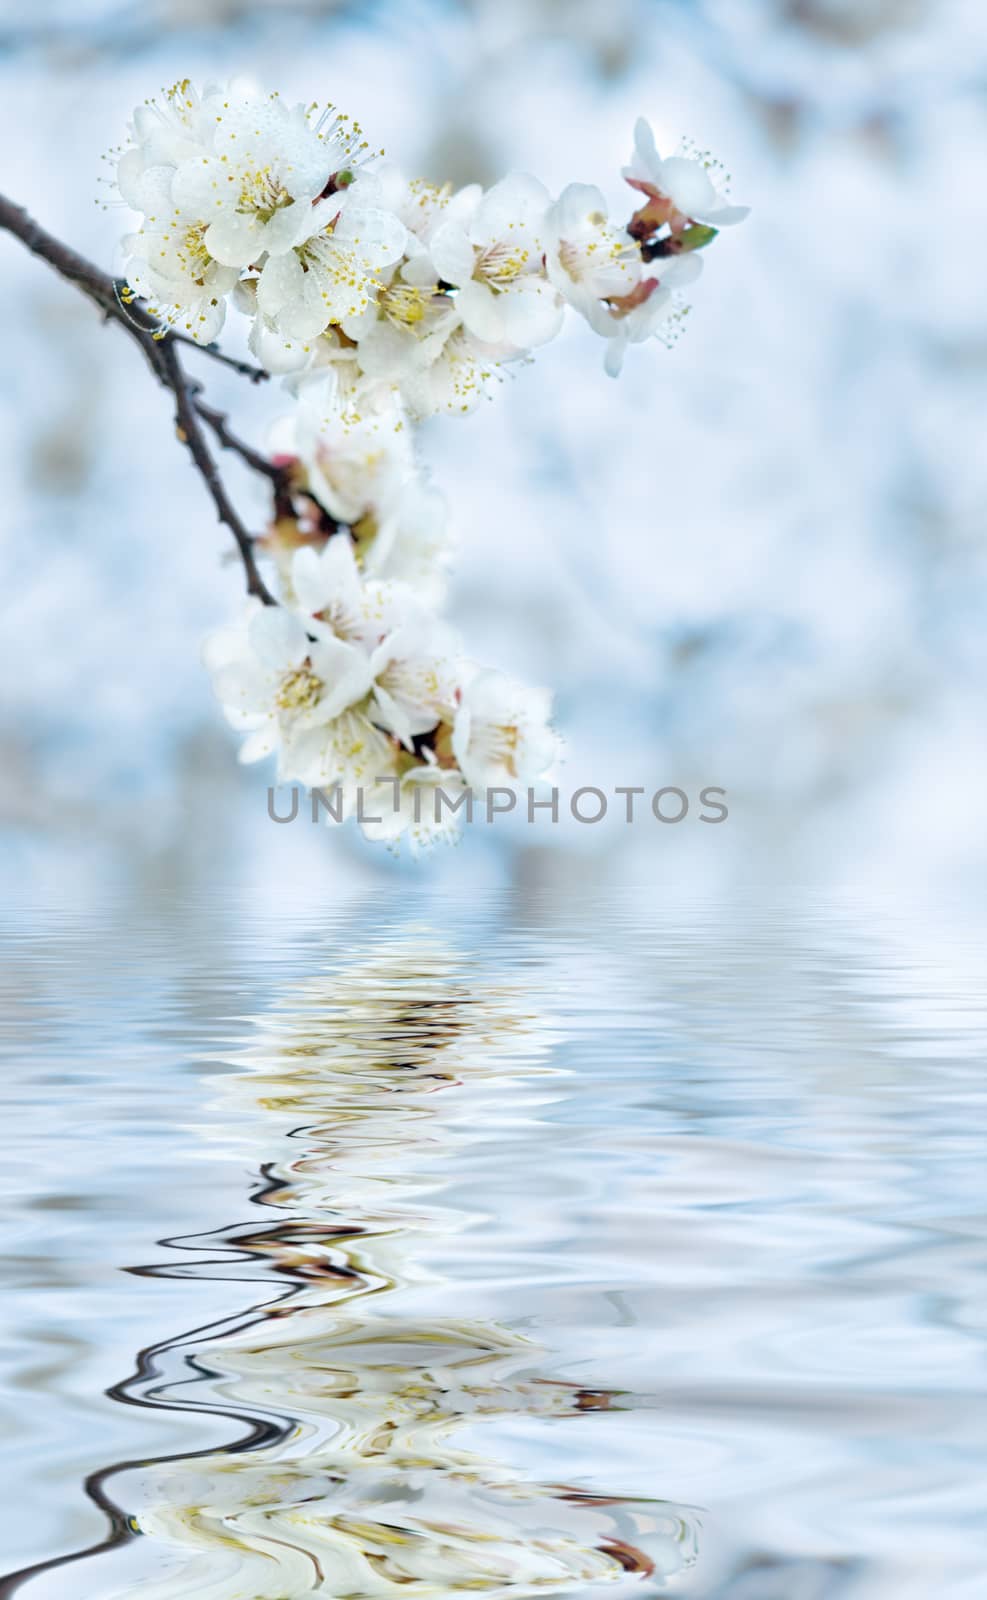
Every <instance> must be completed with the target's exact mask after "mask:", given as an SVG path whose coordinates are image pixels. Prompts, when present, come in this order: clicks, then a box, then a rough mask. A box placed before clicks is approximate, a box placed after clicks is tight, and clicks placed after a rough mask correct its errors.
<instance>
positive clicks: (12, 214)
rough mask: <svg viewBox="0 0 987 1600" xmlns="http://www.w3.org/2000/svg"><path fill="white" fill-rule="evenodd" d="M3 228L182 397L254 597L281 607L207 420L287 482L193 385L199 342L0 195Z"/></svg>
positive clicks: (192, 440) (178, 414)
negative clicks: (185, 355)
mask: <svg viewBox="0 0 987 1600" xmlns="http://www.w3.org/2000/svg"><path fill="white" fill-rule="evenodd" d="M0 229H4V230H5V231H6V232H7V233H12V234H13V235H14V236H15V238H17V239H20V241H21V243H22V244H23V245H25V246H26V247H27V249H28V250H30V251H31V253H32V255H36V256H38V257H39V259H40V260H42V261H45V262H47V264H48V265H49V266H50V267H53V268H54V270H55V271H56V272H57V273H59V274H60V276H61V277H63V278H65V279H67V281H68V282H69V283H73V284H75V286H76V288H77V289H80V290H81V291H82V293H83V294H84V295H86V296H87V298H88V299H90V300H91V301H92V302H93V303H94V305H96V306H98V307H99V309H100V310H101V311H102V313H103V316H104V318H105V319H106V320H107V321H110V322H117V323H119V324H120V326H121V327H122V328H124V329H125V330H126V332H127V333H128V334H129V336H130V337H131V339H133V340H134V343H135V344H136V345H138V347H139V348H140V351H141V353H142V355H143V356H144V359H145V360H146V361H147V363H148V365H149V367H150V368H151V371H152V372H153V373H154V376H155V377H156V378H157V379H158V382H159V383H161V384H163V385H164V386H165V388H167V389H168V390H170V392H171V394H172V396H173V398H174V402H175V421H176V423H177V426H178V435H179V438H180V439H181V440H182V443H183V444H185V445H186V446H187V447H188V451H189V454H190V455H191V457H192V460H193V462H194V464H195V466H196V468H197V470H198V471H199V473H200V475H201V477H202V479H203V482H204V483H205V485H206V488H207V489H208V491H209V494H210V496H211V498H212V502H213V505H214V506H215V508H216V515H217V516H218V518H219V520H220V522H222V523H224V524H225V525H226V527H227V528H229V530H230V532H231V533H232V535H233V538H234V539H235V540H236V545H237V549H238V550H239V552H240V559H241V561H242V562H243V569H244V573H245V575H246V579H247V590H248V592H249V593H250V594H253V595H256V596H257V597H258V599H259V600H262V601H263V603H264V604H265V605H268V606H272V605H275V604H276V601H275V599H274V597H273V595H272V594H271V592H270V590H269V589H268V587H267V585H266V584H265V582H264V580H263V578H262V577H261V575H260V572H259V570H258V567H257V563H256V561H255V559H254V553H253V543H254V541H253V538H252V536H251V535H250V534H249V533H248V532H247V529H246V528H245V526H244V524H243V522H242V521H241V519H240V516H239V514H238V512H237V510H236V508H235V507H234V505H233V503H232V501H231V500H230V497H229V495H228V494H227V492H226V489H225V487H224V485H223V481H222V478H221V477H220V475H219V471H218V469H217V467H216V463H215V462H214V461H213V459H212V456H211V455H210V453H209V447H208V445H207V444H206V439H205V435H204V433H203V431H202V425H201V421H200V419H203V420H205V421H206V422H208V424H209V426H210V427H212V428H213V430H214V431H215V433H216V437H217V438H218V439H219V442H220V444H222V445H223V446H224V448H227V449H233V450H236V451H237V453H238V454H239V455H240V456H241V457H242V458H243V460H245V461H246V462H247V464H248V465H249V466H251V467H253V468H254V470H255V471H257V472H261V473H263V474H264V476H265V477H267V478H269V479H271V480H272V481H273V482H275V484H277V483H279V482H280V474H279V469H278V468H277V467H275V466H274V464H273V462H269V461H267V460H265V458H264V457H263V456H261V455H260V453H259V452H257V451H255V450H252V449H251V447H250V446H249V445H246V444H243V443H242V442H241V441H240V440H238V439H236V437H235V435H233V434H232V433H231V432H230V431H229V429H228V428H227V427H226V419H225V417H224V416H223V413H222V412H220V411H216V410H215V409H214V408H213V407H211V406H206V405H205V403H204V402H203V401H201V400H199V399H198V398H197V391H198V388H199V385H198V384H194V383H192V382H190V380H189V378H188V377H187V376H186V374H185V370H184V368H183V366H182V363H181V357H180V355H179V352H178V344H179V343H192V342H193V341H191V340H186V339H184V337H183V336H181V335H177V336H176V335H174V334H172V333H171V331H170V330H167V329H162V328H161V327H160V325H159V324H158V323H157V322H156V321H155V319H153V318H152V317H151V316H150V314H149V313H148V312H147V311H146V310H145V308H144V307H143V306H142V305H141V304H140V302H139V301H134V302H133V303H132V304H124V303H123V301H122V299H121V296H120V290H121V287H122V286H121V285H120V284H119V283H118V282H117V281H116V280H115V279H113V278H111V277H110V275H109V273H108V272H103V271H102V270H101V268H99V267H97V266H94V265H93V263H92V262H91V261H87V260H86V259H85V257H84V256H81V255H79V253H78V251H76V250H73V249H71V247H70V246H69V245H66V244H63V243H62V241H61V240H60V239H56V238H55V237H54V235H53V234H50V233H48V232H47V231H46V230H45V229H44V228H42V227H41V225H40V224H39V223H37V222H35V221H34V219H33V217H31V216H29V215H28V213H27V211H25V210H24V208H23V206H18V205H15V204H14V202H13V201H12V200H8V199H7V198H6V196H4V195H0ZM200 348H201V349H203V350H204V351H205V353H206V354H207V355H212V356H213V357H214V359H219V360H221V361H223V362H224V363H225V364H226V365H228V366H233V367H236V368H237V369H238V370H240V369H245V370H246V374H247V376H252V371H253V369H251V368H250V367H249V365H248V364H247V363H238V362H236V361H234V360H233V358H231V357H226V356H224V355H223V354H222V352H220V351H217V350H216V349H215V348H214V347H212V346H210V345H204V346H200ZM258 370H259V369H258Z"/></svg>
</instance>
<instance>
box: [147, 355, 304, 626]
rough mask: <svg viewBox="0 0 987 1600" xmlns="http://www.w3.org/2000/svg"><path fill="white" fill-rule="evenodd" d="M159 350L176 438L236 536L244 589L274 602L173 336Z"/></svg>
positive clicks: (221, 518)
mask: <svg viewBox="0 0 987 1600" xmlns="http://www.w3.org/2000/svg"><path fill="white" fill-rule="evenodd" d="M159 352H160V360H161V366H162V369H163V371H164V381H165V383H166V384H167V386H168V388H169V389H170V390H171V392H172V394H173V395H174V397H175V421H176V423H177V424H178V435H179V438H180V439H181V441H182V443H183V444H185V445H187V446H188V451H189V455H190V456H191V457H192V460H193V461H194V462H195V465H196V466H197V467H198V469H199V471H200V473H201V474H202V477H203V479H204V480H205V485H206V488H207V489H208V490H209V493H210V494H211V496H212V502H213V505H214V506H215V507H216V515H217V516H218V518H219V520H220V522H224V523H225V524H226V526H227V527H228V528H229V530H230V532H231V533H232V535H233V537H234V539H235V540H236V543H237V549H238V550H239V552H240V560H241V561H242V562H243V570H244V572H245V573H246V575H247V593H248V594H255V595H256V596H257V598H258V599H259V600H262V601H263V602H264V604H265V605H266V606H273V605H274V604H275V603H276V602H275V600H274V596H273V595H272V594H271V592H270V590H269V589H268V587H267V585H266V583H265V582H264V580H263V578H262V577H261V575H260V572H259V571H258V569H257V563H256V561H255V560H254V549H253V543H254V542H253V539H252V538H251V536H250V534H249V533H248V532H247V530H246V528H245V527H244V525H243V523H242V522H241V521H240V517H239V515H238V513H237V511H236V509H235V508H234V505H233V502H232V501H231V499H230V497H229V495H228V494H227V493H226V489H225V487H224V485H223V480H222V478H221V477H220V475H219V469H218V468H217V466H216V463H215V461H214V460H213V458H212V456H211V455H210V454H209V447H208V445H207V444H206V439H205V435H204V433H203V432H202V424H201V423H200V421H199V417H198V415H197V412H196V406H195V395H194V393H193V390H192V389H191V387H190V385H189V380H188V378H187V377H186V376H185V372H184V369H183V367H182V361H181V357H180V356H179V354H178V347H177V345H176V344H175V342H174V340H172V339H163V340H162V341H161V344H160V346H159Z"/></svg>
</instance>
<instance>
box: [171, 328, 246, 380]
mask: <svg viewBox="0 0 987 1600" xmlns="http://www.w3.org/2000/svg"><path fill="white" fill-rule="evenodd" d="M170 337H171V338H172V339H177V341H178V343H179V344H187V345H188V346H189V348H190V349H192V350H198V351H199V353H200V355H204V356H211V357H212V359H213V361H219V362H221V363H222V365H223V366H224V367H230V368H231V369H232V371H233V372H238V373H239V374H240V376H241V378H249V379H250V381H251V383H266V381H267V379H268V378H269V377H270V373H268V372H265V371H264V368H263V367H257V366H255V365H254V363H253V362H252V361H241V360H240V358H239V356H228V355H227V354H226V351H225V350H221V349H220V348H219V345H218V344H202V343H201V342H200V341H199V340H198V339H193V338H192V337H191V335H190V334H187V333H179V332H178V331H177V329H172V332H171V335H170Z"/></svg>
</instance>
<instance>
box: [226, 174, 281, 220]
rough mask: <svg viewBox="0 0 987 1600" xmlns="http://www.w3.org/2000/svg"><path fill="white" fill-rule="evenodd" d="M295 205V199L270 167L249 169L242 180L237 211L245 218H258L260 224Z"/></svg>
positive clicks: (242, 176)
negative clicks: (287, 207)
mask: <svg viewBox="0 0 987 1600" xmlns="http://www.w3.org/2000/svg"><path fill="white" fill-rule="evenodd" d="M293 204H294V198H293V196H292V195H290V194H289V193H288V191H287V189H286V188H285V186H284V184H283V183H282V182H281V179H280V178H278V177H276V176H275V174H274V173H273V172H272V170H271V168H270V167H256V168H252V169H251V168H248V169H247V171H245V172H244V173H242V175H241V179H240V199H239V202H238V204H237V210H238V211H239V212H240V213H241V215H242V216H245V217H256V218H257V220H258V221H259V222H270V220H271V218H272V217H273V216H274V215H275V214H276V213H277V212H278V211H281V210H283V209H284V207H285V206H290V205H293Z"/></svg>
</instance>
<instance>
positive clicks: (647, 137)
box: [621, 117, 750, 232]
mask: <svg viewBox="0 0 987 1600" xmlns="http://www.w3.org/2000/svg"><path fill="white" fill-rule="evenodd" d="M621 170H622V173H623V176H624V177H625V178H626V179H627V182H628V183H629V184H630V185H631V186H632V188H635V189H639V190H641V192H642V193H644V194H646V195H648V196H650V197H651V199H652V200H653V201H655V202H657V204H658V205H659V206H661V205H663V204H664V207H665V210H666V215H665V216H664V217H663V219H662V220H663V221H666V222H669V223H670V224H671V226H672V229H673V232H674V231H676V230H677V228H678V227H680V226H683V225H684V224H685V223H686V222H689V221H692V222H704V223H706V224H708V225H709V226H710V227H712V228H728V227H731V226H732V225H733V224H735V223H738V222H743V220H744V218H745V217H748V216H749V215H750V207H749V206H735V205H731V204H730V202H729V201H728V200H727V198H726V196H725V195H724V194H723V193H722V192H721V190H720V189H718V188H717V187H716V183H715V182H714V179H715V178H716V177H717V176H718V175H719V173H720V172H721V171H722V168H721V167H720V165H719V163H718V162H716V161H715V160H714V159H713V157H712V156H710V155H708V154H707V153H705V152H702V153H700V152H698V151H688V152H685V151H683V153H682V154H679V155H674V156H667V157H666V158H665V159H664V160H663V159H662V158H661V156H660V155H659V154H658V147H657V145H656V144H655V136H654V133H653V132H652V129H651V124H650V123H649V122H647V121H646V120H645V118H644V117H638V120H637V122H636V123H635V125H634V152H633V155H632V156H631V160H630V165H629V166H626V167H623V168H622V169H621Z"/></svg>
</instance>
